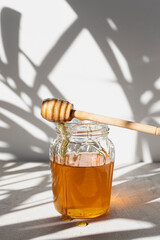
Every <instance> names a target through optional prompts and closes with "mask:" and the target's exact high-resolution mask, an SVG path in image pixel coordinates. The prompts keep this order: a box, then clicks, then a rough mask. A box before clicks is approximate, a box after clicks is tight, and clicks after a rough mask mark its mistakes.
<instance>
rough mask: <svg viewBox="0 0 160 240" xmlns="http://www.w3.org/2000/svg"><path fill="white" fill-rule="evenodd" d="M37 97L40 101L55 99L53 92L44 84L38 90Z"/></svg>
mask: <svg viewBox="0 0 160 240" xmlns="http://www.w3.org/2000/svg"><path fill="white" fill-rule="evenodd" d="M37 95H38V97H39V98H40V99H42V101H43V100H44V99H45V98H53V97H54V96H53V94H52V93H51V91H50V90H49V89H48V87H47V86H45V85H43V84H42V85H41V86H40V88H39V89H38V92H37Z"/></svg>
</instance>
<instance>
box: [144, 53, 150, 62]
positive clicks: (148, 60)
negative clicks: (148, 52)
mask: <svg viewBox="0 0 160 240" xmlns="http://www.w3.org/2000/svg"><path fill="white" fill-rule="evenodd" d="M142 60H143V62H144V63H149V62H150V58H149V57H147V56H145V55H144V56H143V57H142Z"/></svg>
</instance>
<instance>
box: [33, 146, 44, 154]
mask: <svg viewBox="0 0 160 240" xmlns="http://www.w3.org/2000/svg"><path fill="white" fill-rule="evenodd" d="M30 149H31V150H32V151H33V152H36V153H43V152H44V151H43V149H42V148H39V147H37V146H30Z"/></svg>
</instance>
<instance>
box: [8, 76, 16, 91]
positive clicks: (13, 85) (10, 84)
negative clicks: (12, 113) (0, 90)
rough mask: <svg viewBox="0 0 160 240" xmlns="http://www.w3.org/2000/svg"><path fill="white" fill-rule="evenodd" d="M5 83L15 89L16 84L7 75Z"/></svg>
mask: <svg viewBox="0 0 160 240" xmlns="http://www.w3.org/2000/svg"><path fill="white" fill-rule="evenodd" d="M7 83H8V85H9V86H10V87H11V88H13V89H17V85H16V83H15V81H14V80H13V79H12V78H10V77H7Z"/></svg>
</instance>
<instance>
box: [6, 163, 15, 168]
mask: <svg viewBox="0 0 160 240" xmlns="http://www.w3.org/2000/svg"><path fill="white" fill-rule="evenodd" d="M14 165H15V162H8V163H6V164H5V166H4V168H9V167H13V166H14Z"/></svg>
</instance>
